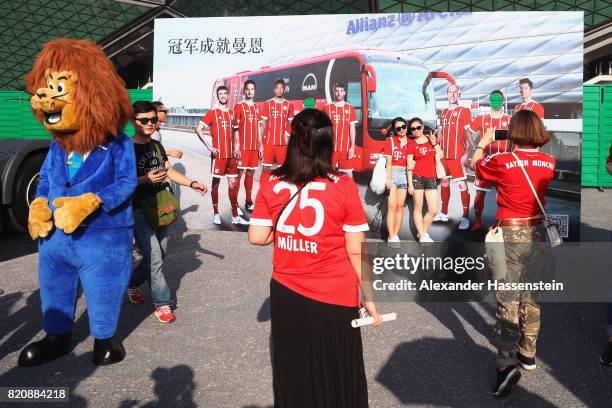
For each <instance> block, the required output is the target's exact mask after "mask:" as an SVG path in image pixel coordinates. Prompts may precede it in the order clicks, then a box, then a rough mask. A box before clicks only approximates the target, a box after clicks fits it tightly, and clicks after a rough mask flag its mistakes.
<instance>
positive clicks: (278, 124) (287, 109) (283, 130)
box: [261, 98, 295, 146]
mask: <svg viewBox="0 0 612 408" xmlns="http://www.w3.org/2000/svg"><path fill="white" fill-rule="evenodd" d="M294 114H295V111H294V108H293V104H292V103H291V102H289V101H288V100H286V99H283V101H282V102H279V103H276V102H275V101H274V98H272V99H268V100H267V101H265V102H264V104H263V109H262V111H261V117H262V118H263V119H267V122H266V130H265V133H264V135H265V136H264V144H270V145H276V146H285V145H286V144H287V142H285V135H286V134H287V135H289V134H290V133H291V125H290V124H291V121H292V120H293V116H294Z"/></svg>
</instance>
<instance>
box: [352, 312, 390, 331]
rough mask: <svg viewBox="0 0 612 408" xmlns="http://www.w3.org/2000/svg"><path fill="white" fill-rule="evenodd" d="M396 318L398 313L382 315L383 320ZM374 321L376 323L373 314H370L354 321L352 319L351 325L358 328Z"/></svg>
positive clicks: (388, 320)
mask: <svg viewBox="0 0 612 408" xmlns="http://www.w3.org/2000/svg"><path fill="white" fill-rule="evenodd" d="M396 319H397V313H385V314H383V315H382V320H383V322H390V321H392V320H396ZM372 323H374V318H373V317H372V316H369V317H362V318H361V319H353V321H351V326H353V328H355V329H356V328H358V327H363V326H369V325H371V324H372Z"/></svg>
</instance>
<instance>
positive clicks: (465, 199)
mask: <svg viewBox="0 0 612 408" xmlns="http://www.w3.org/2000/svg"><path fill="white" fill-rule="evenodd" d="M461 206H462V207H463V218H467V217H468V215H469V213H470V193H469V192H468V191H467V190H465V191H462V192H461Z"/></svg>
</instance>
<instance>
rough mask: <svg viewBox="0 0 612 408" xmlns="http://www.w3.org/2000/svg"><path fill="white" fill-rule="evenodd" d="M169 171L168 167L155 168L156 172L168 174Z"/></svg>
mask: <svg viewBox="0 0 612 408" xmlns="http://www.w3.org/2000/svg"><path fill="white" fill-rule="evenodd" d="M167 172H168V169H166V168H165V167H162V168H161V169H157V170H155V173H154V174H166V173H167Z"/></svg>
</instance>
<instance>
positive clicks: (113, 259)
mask: <svg viewBox="0 0 612 408" xmlns="http://www.w3.org/2000/svg"><path fill="white" fill-rule="evenodd" d="M26 85H27V89H28V91H29V92H30V94H32V99H31V105H32V110H33V111H34V114H35V116H36V118H37V119H38V120H39V121H40V122H41V123H43V125H44V126H45V128H47V129H48V130H49V131H50V132H51V134H52V135H53V140H52V141H51V145H50V149H49V153H48V154H47V157H46V158H45V161H44V163H43V165H42V168H41V170H40V183H39V185H38V190H37V192H36V199H35V200H34V201H33V202H32V204H31V205H30V215H29V219H28V230H29V232H30V235H31V236H32V239H38V240H39V241H38V251H39V262H38V274H39V283H40V298H41V304H42V312H43V328H44V330H45V332H46V336H45V337H44V338H43V339H42V340H40V341H36V342H33V343H30V344H29V345H27V346H26V347H25V348H24V349H23V350H22V352H21V354H20V356H19V362H18V364H19V365H20V366H25V367H31V366H36V365H39V364H43V363H46V362H48V361H50V360H52V359H54V358H57V357H59V356H62V355H64V354H67V353H70V352H71V351H72V349H73V345H72V329H73V326H74V316H75V307H76V300H77V291H78V287H79V280H80V282H81V286H82V288H83V292H84V295H85V300H86V302H87V313H88V315H89V327H90V332H91V334H92V335H93V336H94V337H95V341H94V347H93V350H94V352H93V362H94V364H96V365H107V364H113V363H117V362H119V361H121V360H123V359H124V357H125V349H124V348H123V345H122V344H121V342H120V341H118V340H116V339H114V338H113V336H114V335H115V331H116V329H117V323H118V320H119V313H120V311H121V304H122V300H123V293H124V292H125V290H126V289H127V285H128V280H129V277H130V269H131V263H132V235H133V224H134V218H133V213H132V204H131V199H130V198H131V195H132V193H133V192H134V189H135V188H136V163H135V158H134V147H133V145H132V142H131V141H130V140H129V139H128V138H127V136H126V135H125V134H123V133H121V130H122V129H123V127H124V125H125V124H126V122H127V120H128V119H129V118H130V116H131V106H130V98H129V96H128V93H127V90H126V88H125V83H124V82H123V80H122V79H121V78H120V77H119V76H118V75H117V72H116V71H115V69H114V67H113V64H112V62H111V61H110V60H109V59H108V57H107V56H106V55H105V54H104V52H103V51H102V50H101V49H100V48H99V47H98V46H97V45H95V44H93V43H91V42H89V41H85V40H76V39H66V38H63V39H58V40H54V41H50V42H48V43H47V44H45V45H44V46H43V48H42V50H41V52H40V54H39V55H38V56H37V58H36V60H35V61H34V66H33V67H32V71H31V72H30V73H29V74H28V75H27V76H26Z"/></svg>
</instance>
